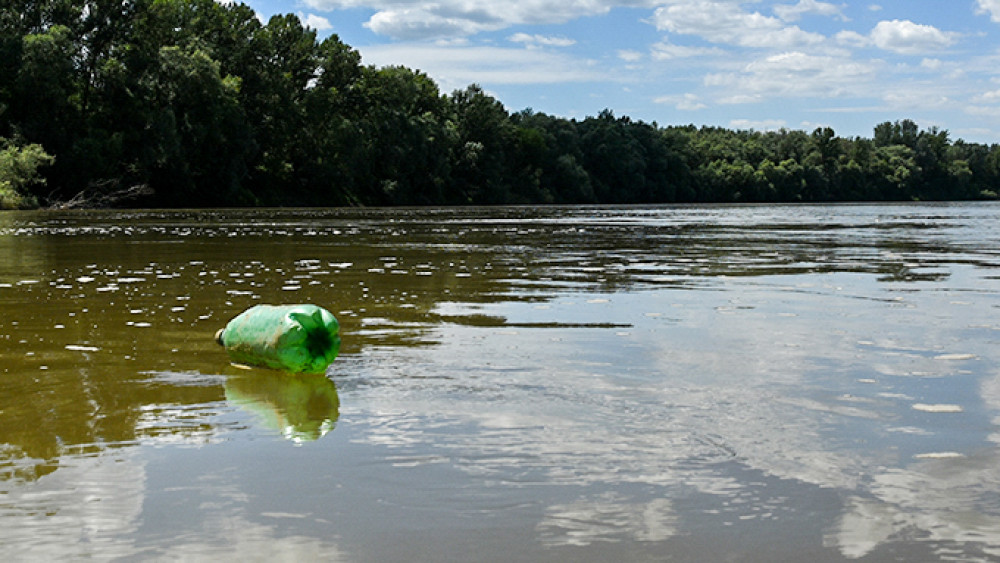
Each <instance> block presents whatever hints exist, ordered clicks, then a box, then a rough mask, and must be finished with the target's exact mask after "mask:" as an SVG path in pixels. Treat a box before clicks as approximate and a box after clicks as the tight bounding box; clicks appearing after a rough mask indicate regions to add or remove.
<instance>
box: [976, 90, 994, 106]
mask: <svg viewBox="0 0 1000 563" xmlns="http://www.w3.org/2000/svg"><path fill="white" fill-rule="evenodd" d="M973 101H975V102H978V103H982V104H995V103H998V102H1000V90H993V91H990V92H984V93H982V94H980V95H978V96H976V97H975V98H973Z"/></svg>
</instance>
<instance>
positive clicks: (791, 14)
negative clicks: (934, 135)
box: [244, 0, 1000, 144]
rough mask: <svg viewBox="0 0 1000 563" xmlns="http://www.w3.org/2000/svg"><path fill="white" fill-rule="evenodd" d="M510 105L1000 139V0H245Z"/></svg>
mask: <svg viewBox="0 0 1000 563" xmlns="http://www.w3.org/2000/svg"><path fill="white" fill-rule="evenodd" d="M244 1H245V2H246V3H247V4H248V5H250V6H251V7H253V8H254V9H255V10H256V11H257V13H258V14H259V15H260V17H261V18H262V19H265V20H266V19H267V18H268V17H270V16H271V15H273V14H276V13H282V14H283V13H294V14H297V15H298V16H299V17H300V18H301V19H302V21H303V22H304V23H305V24H306V25H308V26H310V27H312V28H313V29H315V30H316V31H317V32H318V33H319V36H320V37H321V38H323V37H326V36H329V35H330V34H336V35H338V36H339V37H340V39H341V40H342V41H344V42H345V43H347V44H348V45H350V46H351V47H353V48H355V49H357V50H358V51H359V52H360V53H361V55H362V60H363V63H364V64H368V65H375V66H389V65H402V66H406V67H409V68H412V69H415V70H420V71H423V72H424V73H426V74H427V75H429V76H430V77H431V78H433V79H434V80H435V82H437V84H438V86H439V87H440V88H441V90H442V92H443V93H451V92H453V91H454V90H457V89H462V88H465V87H466V86H468V85H470V84H479V85H480V86H481V87H482V88H483V89H484V90H485V91H486V92H488V93H489V94H491V95H492V96H494V97H496V98H497V99H498V100H500V101H501V102H502V103H503V104H504V105H505V106H506V107H507V109H508V110H509V111H512V112H515V111H521V110H523V109H528V108H530V109H532V110H534V111H536V112H542V113H547V114H551V115H556V116H560V117H566V118H578V119H582V118H585V117H587V116H593V115H597V114H598V113H600V112H601V111H602V110H604V109H610V110H611V111H612V112H613V113H614V114H615V115H616V116H629V117H631V118H632V119H634V120H642V121H645V122H655V123H657V124H658V125H660V126H668V125H686V124H694V125H698V126H701V125H713V126H722V127H727V128H731V129H755V130H758V131H765V130H776V129H780V128H787V129H799V130H805V131H812V130H813V129H815V128H816V127H832V128H833V129H834V131H835V132H836V133H837V134H838V135H841V136H845V137H853V136H863V137H871V136H872V131H873V129H874V126H875V125H877V124H879V123H882V122H885V121H896V120H900V119H912V120H913V121H915V122H917V123H918V124H919V125H920V126H921V127H923V128H929V127H938V128H940V129H945V130H947V131H948V132H949V134H950V138H951V139H952V140H957V139H964V140H966V141H970V142H980V143H991V144H992V143H998V142H1000V0H895V1H891V0H882V1H880V2H878V1H877V2H873V1H871V0H865V1H853V0H852V1H841V2H837V1H833V2H826V1H822V0H781V1H774V0H756V1H739V0H503V1H495V0H244Z"/></svg>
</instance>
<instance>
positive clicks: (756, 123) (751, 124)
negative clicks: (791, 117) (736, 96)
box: [729, 119, 788, 131]
mask: <svg viewBox="0 0 1000 563" xmlns="http://www.w3.org/2000/svg"><path fill="white" fill-rule="evenodd" d="M787 125H788V123H787V122H786V121H785V120H784V119H758V120H753V119H733V120H732V121H730V122H729V126H730V127H731V128H733V129H743V130H746V129H753V130H755V131H775V130H777V129H783V128H784V127H786V126H787Z"/></svg>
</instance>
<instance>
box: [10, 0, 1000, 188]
mask: <svg viewBox="0 0 1000 563" xmlns="http://www.w3.org/2000/svg"><path fill="white" fill-rule="evenodd" d="M998 185H1000V146H998V145H995V144H994V145H982V144H973V143H965V142H963V141H961V140H959V141H954V142H953V141H951V140H950V139H949V136H948V133H947V131H943V130H938V129H934V128H932V129H930V130H920V129H919V127H918V126H917V125H916V124H915V123H914V122H912V121H909V120H901V121H896V122H886V123H882V124H880V125H878V126H877V127H875V130H874V135H873V137H872V138H843V137H839V136H837V135H836V134H835V133H834V131H833V130H831V129H829V128H821V129H817V130H815V131H813V132H812V133H807V132H803V131H787V130H782V131H778V132H755V131H733V130H728V129H722V128H710V127H702V128H698V127H695V126H679V127H678V126H669V127H660V126H658V125H656V124H655V123H653V124H650V123H644V122H641V121H633V120H631V119H629V118H627V117H621V118H619V117H616V116H614V115H613V114H612V112H611V111H609V110H605V111H604V112H602V113H601V114H600V115H598V116H596V117H590V118H587V119H583V120H574V119H564V118H560V117H554V116H550V115H545V114H540V113H534V112H532V111H530V110H525V111H522V112H519V113H513V114H511V113H509V112H508V111H507V110H506V109H505V108H504V106H503V104H502V103H500V102H499V101H498V100H496V99H494V98H493V97H491V96H490V95H488V94H486V93H485V92H484V91H483V90H482V89H481V88H479V87H478V86H475V85H472V86H469V87H468V88H466V89H464V90H459V91H456V92H453V93H451V94H443V93H442V92H440V90H439V88H438V86H437V85H436V84H435V83H434V81H432V80H431V79H430V78H429V77H427V76H426V75H425V74H423V73H421V72H419V71H414V70H411V69H407V68H403V67H388V68H375V67H371V66H364V65H362V64H361V57H360V55H359V54H358V52H357V51H355V50H354V49H352V48H351V47H350V46H348V45H346V44H344V43H342V42H341V41H340V40H339V39H338V38H337V37H336V36H331V37H328V38H326V39H324V40H322V41H320V40H319V39H318V37H317V35H316V32H315V31H314V30H311V29H308V28H306V27H305V26H304V25H303V23H302V22H301V21H300V20H299V19H298V18H297V17H296V16H294V15H284V16H275V17H273V18H271V19H270V21H268V22H267V23H266V24H264V23H261V22H260V21H259V20H258V19H257V16H256V14H255V13H254V11H253V10H252V9H251V8H249V7H248V6H246V5H242V4H220V3H218V2H216V1H214V0H5V3H4V8H3V9H2V10H0V207H19V206H20V207H24V206H31V205H34V204H41V205H51V204H54V203H58V202H67V201H75V202H113V201H114V200H115V195H116V194H123V195H128V196H134V197H137V198H138V199H134V200H131V201H129V202H128V204H130V205H142V206H165V207H177V206H246V205H306V206H312V205H430V204H505V203H671V202H793V201H882V200H912V199H922V200H965V199H977V198H995V197H997V186H998ZM136 186H140V187H142V189H135V188H134V187H136Z"/></svg>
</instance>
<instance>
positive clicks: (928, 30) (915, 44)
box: [871, 20, 956, 55]
mask: <svg viewBox="0 0 1000 563" xmlns="http://www.w3.org/2000/svg"><path fill="white" fill-rule="evenodd" d="M955 37H956V34H954V33H946V32H943V31H941V30H940V29H938V28H936V27H934V26H931V25H921V24H917V23H913V22H911V21H909V20H892V21H880V22H879V23H878V25H876V26H875V29H873V30H872V32H871V38H872V41H873V42H874V43H875V45H876V46H877V47H878V48H880V49H885V50H886V51H892V52H894V53H900V54H903V55H915V54H919V53H928V52H935V51H938V50H940V49H943V48H945V47H948V46H950V45H951V44H953V43H954V42H955Z"/></svg>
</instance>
